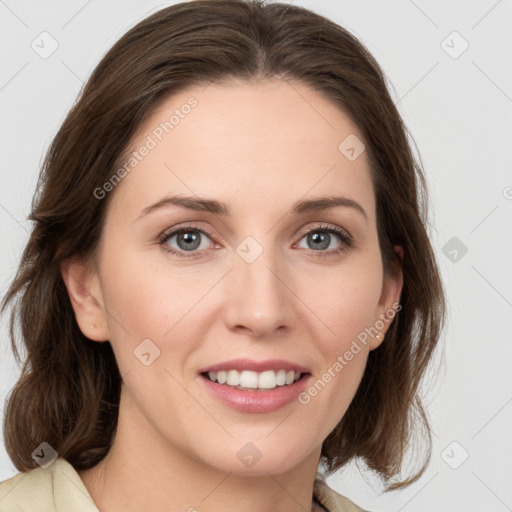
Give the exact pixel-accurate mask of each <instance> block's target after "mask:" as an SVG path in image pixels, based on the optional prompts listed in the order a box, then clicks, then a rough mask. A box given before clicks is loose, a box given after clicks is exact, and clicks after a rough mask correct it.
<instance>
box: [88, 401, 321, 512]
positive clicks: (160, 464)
mask: <svg viewBox="0 0 512 512" xmlns="http://www.w3.org/2000/svg"><path fill="white" fill-rule="evenodd" d="M122 402H123V399H122ZM133 414H134V411H133V410H132V409H130V410H129V411H127V407H126V406H125V407H123V403H122V404H121V406H120V411H119V421H118V428H117V433H116V437H115V440H114V444H113V446H112V448H111V449H110V451H109V453H108V455H107V456H106V457H105V458H104V459H103V460H102V461H101V462H100V463H99V464H97V465H96V466H94V467H93V468H91V469H89V470H85V471H79V475H80V477H81V479H82V481H83V482H84V484H85V486H86V488H87V489H88V491H89V493H90V494H91V497H92V499H93V500H94V502H95V504H96V506H97V507H98V508H99V509H100V510H101V511H102V512H114V511H117V510H123V511H124V512H139V511H140V510H152V511H155V512H160V511H162V512H163V511H168V510H169V507H170V506H172V510H181V511H184V512H224V511H225V510H226V509H234V510H236V509H240V510H244V512H268V510H273V511H276V512H277V511H283V512H284V511H286V512H309V511H315V512H316V511H317V510H319V509H318V508H317V507H315V506H314V505H313V503H312V497H313V482H314V478H315V475H316V470H317V466H318V461H319V457H320V449H321V447H318V450H315V451H314V452H313V453H311V454H309V455H308V456H307V457H306V458H305V459H304V460H303V461H302V462H301V463H300V464H299V465H298V466H296V467H294V468H292V469H290V470H288V471H286V472H282V473H279V474H272V473H270V472H268V471H260V472H259V473H254V474H251V475H249V476H248V475H247V474H237V471H236V470H233V471H230V472H227V473H226V472H222V471H220V470H219V469H218V468H215V467H213V466H211V465H208V464H206V463H205V462H204V461H202V460H199V459H198V458H197V457H196V456H193V454H190V453H187V452H186V451H185V450H180V449H179V448H180V447H179V446H176V445H173V444H171V443H170V442H169V440H167V439H163V438H162V436H160V435H159V434H158V432H156V431H155V430H154V429H153V428H152V427H151V425H150V424H149V423H146V425H144V426H143V428H141V424H138V422H137V421H134V416H133ZM128 418H129V421H128ZM212 441H213V442H215V441H214V436H213V435H212ZM320 510H321V509H320Z"/></svg>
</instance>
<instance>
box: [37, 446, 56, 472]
mask: <svg viewBox="0 0 512 512" xmlns="http://www.w3.org/2000/svg"><path fill="white" fill-rule="evenodd" d="M57 457H58V454H57V452H56V451H55V450H54V449H53V448H52V447H51V446H50V445H49V444H48V443H47V442H46V441H45V442H43V443H41V444H40V445H39V446H38V447H37V448H36V449H35V450H34V451H33V452H32V458H33V459H34V460H35V461H36V462H37V463H38V464H39V465H40V466H41V467H42V468H43V469H46V468H48V467H50V466H51V465H52V464H53V463H54V462H55V461H56V460H57Z"/></svg>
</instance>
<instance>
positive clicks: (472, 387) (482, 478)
mask: <svg viewBox="0 0 512 512" xmlns="http://www.w3.org/2000/svg"><path fill="white" fill-rule="evenodd" d="M170 3H173V2H167V3H158V2H152V1H148V0H129V1H123V2H121V1H118V0H116V1H114V0H111V1H108V2H105V1H104V2H100V1H98V0H89V1H86V0H70V1H66V2H64V1H63V0H60V1H59V0H51V1H50V0H47V1H45V2H35V1H34V0H31V1H24V0H5V1H1V0H0V19H1V22H2V30H1V32H0V39H1V41H0V43H1V44H0V52H1V53H0V55H1V57H0V58H1V67H0V69H1V72H0V104H1V111H2V123H1V126H0V130H1V133H0V139H1V141H2V144H1V156H0V158H1V162H0V173H1V184H2V185H1V188H0V223H1V224H0V226H1V228H0V229H1V232H0V235H1V236H0V243H1V250H0V276H1V277H0V292H1V293H2V295H3V293H4V292H5V290H6V288H7V285H8V283H9V282H10V280H11V278H12V276H13V273H14V271H15V269H16V266H17V264H18V261H19V258H20V255H21V251H22V249H23V247H24V244H25V242H26V240H27V237H28V232H29V229H30V223H29V222H28V221H27V220H26V217H27V215H28V213H29V210H30V202H31V198H32V194H33V191H34V187H35V184H36V178H37V173H38V168H39V166H40V164H41V161H42V158H43V155H44V153H45V151H46V149H47V148H48V145H49V143H50V141H51V139H52V137H53V136H54V135H55V133H56V130H57V128H58V126H59V124H60V123H61V122H62V121H63V119H64V116H65V114H66V112H67V111H68V109H69V108H70V107H71V105H72V104H73V102H74V100H75V98H76V96H77V94H78V92H79V91H80V88H81V87H82V83H83V81H84V80H85V79H86V78H87V77H88V76H89V74H90V72H91V71H92V69H93V67H94V66H95V65H96V64H97V63H98V61H99V60H100V58H101V56H102V55H103V54H104V53H105V51H106V50H107V49H108V48H109V47H110V46H111V45H112V44H113V43H114V41H116V40H117V39H118V38H119V37H120V36H121V35H122V34H123V33H124V32H125V31H126V30H127V29H128V28H130V27H131V26H132V25H133V24H134V23H136V22H138V21H139V20H141V19H142V18H144V17H145V16H146V15H148V14H149V13H151V12H154V11H155V10H157V9H159V8H160V7H163V6H165V5H169V4H170ZM174 3H175V2H174ZM293 3H294V4H296V5H301V6H304V7H308V8H311V9H313V10H315V11H317V12H319V13H321V14H323V15H326V16H327V17H329V18H331V19H333V20H334V21H336V22H337V23H339V24H341V25H342V26H344V27H346V28H347V29H349V30H350V31H351V32H352V33H354V34H355V35H356V36H357V37H359V38H360V39H361V40H362V42H363V43H364V44H365V45H367V47H368V48H369V49H370V51H371V52H372V53H373V54H374V56H375V57H376V58H377V60H378V61H379V63H380V64H381V65H382V67H383V68H384V70H385V72H386V74H387V76H388V77H389V80H390V82H391V83H392V94H393V96H394V98H395V101H396V103H397V105H398V107H399V109H400V112H401V114H402V115H403V117H404V120H405V122H406V124H407V125H408V127H409V128H410V130H411V132H412V135H413V137H414V139H415V142H416V144H417V146H418V150H419V153H420V155H421V158H422V161H423V164H424V167H425V170H426V174H427V177H428V180H429V185H430V198H431V201H430V204H431V222H432V239H433V244H434V246H435V250H436V253H437V255H438V259H439V263H440V267H441V271H442V275H443V279H444V283H445V286H446V290H447V293H448V300H449V310H450V312H449V320H448V325H447V328H446V330H445V333H444V337H443V343H444V347H445V357H444V361H443V366H442V370H441V371H440V372H436V373H434V372H432V374H431V378H430V380H429V382H428V386H425V394H426V397H427V405H428V410H429V414H430V416H431V418H432V423H433V427H434V450H433V457H432V462H431V464H430V467H429V469H428V471H427V472H426V474H425V475H424V476H423V478H422V479H421V480H419V481H418V482H417V483H416V484H414V485H412V486H411V487H410V488H408V489H407V490H404V491H401V492H397V493H389V494H385V495H382V494H381V491H382V487H381V486H380V485H379V482H378V480H376V479H375V478H374V477H372V475H371V474H368V473H362V474H361V473H360V472H359V471H358V470H357V468H355V467H352V466H351V467H349V468H347V469H346V470H344V471H343V472H340V473H337V474H336V475H333V476H331V477H329V478H328V483H329V484H330V485H331V486H332V487H333V488H334V489H336V490H337V491H338V492H340V493H342V494H346V495H347V496H349V497H350V498H352V499H353V500H354V501H355V502H356V503H358V504H359V505H361V506H363V507H366V508H368V509H370V510H373V511H375V512H377V511H382V512H385V511H405V512H407V511H417V512H427V511H429V512H430V511H432V510H450V511H451V512H457V511H460V512H462V511H464V512H472V511H475V512H476V511H479V510H486V511H487V510H488V511H491V510H492V511H496V512H501V511H507V510H512V485H511V482H512V435H511V434H512V382H511V380H512V379H511V373H512V372H511V361H512V343H511V331H512V325H511V323H512V322H511V319H512V314H511V313H512V286H511V284H512V283H511V282H512V275H511V274H512V272H511V261H512V259H511V256H512V243H511V236H510V235H511V222H510V221H511V217H512V173H511V162H512V137H511V135H512V66H511V55H512V37H511V34H510V26H511V22H512V3H511V2H510V1H507V0H501V1H496V0H489V1H487V0H485V1H484V0H482V1H475V0H473V1H467V2H456V1H450V2H446V1H431V2H427V1H420V0H417V1H412V0H393V1H390V2H379V1H378V0H371V1H370V0H366V1H364V2H356V1H355V0H352V1H335V0H317V1H313V0H295V1H294V2H293ZM44 31H46V32H48V33H49V34H50V35H51V38H50V37H49V36H45V35H43V36H41V35H40V34H41V33H42V32H44ZM454 31H456V32H458V33H459V34H460V36H458V35H457V34H453V32H454ZM52 39H53V40H55V41H56V43H57V44H58V48H57V49H56V51H55V52H54V53H53V54H52V55H50V56H48V58H42V57H41V56H40V53H42V52H44V51H49V50H50V49H51V48H52V46H51V45H52V44H55V43H53V42H52ZM443 41H444V42H443ZM33 42H34V43H33ZM465 42H466V43H465ZM466 44H468V45H469V46H468V48H467V49H466V50H465V51H464V52H462V50H463V49H464V47H465V45H466ZM31 45H33V46H34V47H35V48H37V50H38V52H39V53H38V52H36V51H35V50H34V49H33V48H32V47H31ZM464 248H466V249H467V253H465V254H463V252H464ZM0 336H1V338H0V339H1V343H0V355H1V358H0V375H1V378H0V408H3V406H4V400H5V397H6V395H7V393H8V391H9V389H10V388H11V387H12V385H13V384H14V382H15V379H16V376H17V374H18V372H19V369H18V368H17V367H16V366H15V364H14V360H13V358H12V355H11V352H10V348H9V343H8V338H7V322H6V318H5V317H3V318H2V320H1V325H0ZM466 457H467V458H466ZM15 473H16V471H15V469H14V467H13V466H12V464H11V462H10V460H9V459H8V457H7V454H6V452H5V450H4V449H3V446H2V447H1V448H0V480H3V479H6V478H9V477H10V476H12V475H14V474H15Z"/></svg>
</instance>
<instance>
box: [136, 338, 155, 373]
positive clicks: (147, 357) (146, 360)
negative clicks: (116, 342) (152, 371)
mask: <svg viewBox="0 0 512 512" xmlns="http://www.w3.org/2000/svg"><path fill="white" fill-rule="evenodd" d="M133 353H134V355H135V357H136V358H137V359H138V360H139V361H140V362H141V363H142V364H143V365H144V366H149V365H150V364H152V363H153V361H154V360H155V359H156V358H157V357H158V356H160V349H159V348H158V347H157V346H156V345H155V344H154V343H153V342H152V341H151V340H150V339H149V338H146V339H145V340H143V341H142V342H141V343H140V344H139V345H137V347H136V348H135V350H134V351H133Z"/></svg>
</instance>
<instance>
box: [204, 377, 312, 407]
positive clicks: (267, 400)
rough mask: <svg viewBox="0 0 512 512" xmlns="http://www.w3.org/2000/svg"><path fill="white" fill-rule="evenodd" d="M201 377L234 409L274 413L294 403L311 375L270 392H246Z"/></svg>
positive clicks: (209, 389)
mask: <svg viewBox="0 0 512 512" xmlns="http://www.w3.org/2000/svg"><path fill="white" fill-rule="evenodd" d="M199 377H200V378H201V380H202V381H203V382H204V385H205V386H206V388H207V389H208V391H210V392H211V393H212V394H213V395H214V396H215V397H217V398H218V399H219V400H220V401H221V402H223V403H225V404H226V405H229V406H230V407H232V408H233V409H237V410H238V411H243V412H272V411H277V410H278V409H280V408H281V407H284V406H285V405H288V404H289V403H290V402H293V401H294V400H295V399H296V398H297V396H298V395H299V394H300V393H302V392H303V391H304V390H305V389H306V387H307V384H308V380H309V378H310V377H311V374H308V375H304V376H303V377H302V378H301V379H300V380H298V381H297V382H294V383H293V384H290V385H289V386H277V387H275V388H273V389H270V390H268V391H244V390H243V389H236V388H234V387H231V386H227V385H225V384H219V383H218V382H212V381H211V380H209V379H207V378H206V377H204V376H203V375H200V376H199Z"/></svg>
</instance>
